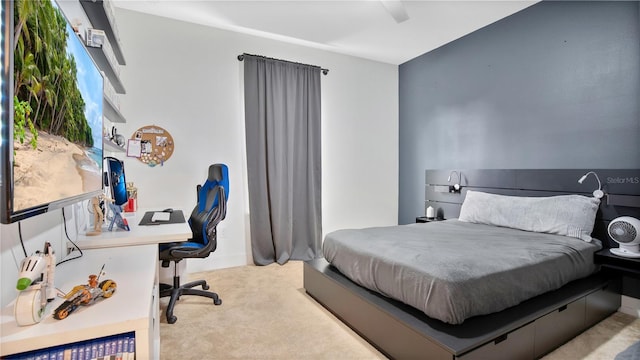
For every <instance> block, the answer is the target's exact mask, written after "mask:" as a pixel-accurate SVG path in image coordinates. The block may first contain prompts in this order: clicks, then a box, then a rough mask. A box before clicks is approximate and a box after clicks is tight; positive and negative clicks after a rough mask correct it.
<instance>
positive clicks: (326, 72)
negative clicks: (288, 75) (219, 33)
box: [238, 54, 329, 75]
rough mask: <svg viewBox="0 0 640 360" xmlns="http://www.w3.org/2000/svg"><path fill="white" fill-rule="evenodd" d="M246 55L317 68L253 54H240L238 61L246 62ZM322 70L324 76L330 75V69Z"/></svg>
mask: <svg viewBox="0 0 640 360" xmlns="http://www.w3.org/2000/svg"><path fill="white" fill-rule="evenodd" d="M245 55H249V56H256V57H261V58H264V59H269V60H277V61H284V62H288V63H291V64H298V65H305V66H315V65H309V64H303V63H299V62H293V61H288V60H282V59H276V58H270V57H266V56H262V55H253V54H240V55H238V61H242V60H244V56H245ZM315 67H320V66H315ZM320 70H321V71H322V74H323V75H327V74H328V73H329V69H323V68H320Z"/></svg>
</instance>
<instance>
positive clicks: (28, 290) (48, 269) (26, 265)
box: [14, 242, 56, 326]
mask: <svg viewBox="0 0 640 360" xmlns="http://www.w3.org/2000/svg"><path fill="white" fill-rule="evenodd" d="M55 267H56V257H55V255H54V253H53V248H52V247H51V244H50V243H48V242H46V243H45V244H44V251H43V252H40V251H37V252H36V253H35V254H34V255H31V256H29V257H26V258H24V260H22V263H21V265H20V273H19V274H18V284H17V285H16V288H17V289H18V291H20V293H19V294H18V298H17V299H16V303H15V308H14V314H15V318H16V323H17V324H18V325H19V326H25V325H33V324H36V323H39V322H40V321H41V320H42V318H43V316H44V312H45V309H46V307H47V304H48V303H49V302H50V301H53V300H54V299H55V296H56V289H55V287H54V285H53V275H54V271H55Z"/></svg>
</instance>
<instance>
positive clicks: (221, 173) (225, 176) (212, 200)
mask: <svg viewBox="0 0 640 360" xmlns="http://www.w3.org/2000/svg"><path fill="white" fill-rule="evenodd" d="M197 192H198V204H197V205H196V206H195V208H194V209H193V212H192V213H191V217H190V218H189V225H190V226H191V231H192V232H193V238H192V239H191V241H192V242H199V243H202V244H204V245H213V249H212V251H213V250H215V244H209V242H210V241H211V240H215V231H216V226H217V225H218V223H219V222H220V221H221V220H222V219H224V218H225V216H226V214H227V200H228V199H229V169H228V168H227V165H224V164H213V165H211V166H209V175H208V177H207V180H206V181H205V183H204V184H202V185H198V187H197Z"/></svg>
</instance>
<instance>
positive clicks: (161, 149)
mask: <svg viewBox="0 0 640 360" xmlns="http://www.w3.org/2000/svg"><path fill="white" fill-rule="evenodd" d="M131 141H133V142H131ZM130 142H131V145H133V146H134V147H135V150H134V151H131V153H132V154H134V156H135V157H137V158H138V160H140V161H141V162H143V163H145V164H147V165H149V166H151V167H153V166H156V165H160V166H162V165H164V163H165V162H166V161H167V160H169V158H170V157H171V155H172V154H173V149H174V142H173V137H172V136H171V134H169V132H168V131H167V130H165V129H163V128H161V127H159V126H156V125H149V126H143V127H141V128H140V129H138V130H136V131H135V132H134V133H133V135H132V136H131V140H130ZM138 154H139V156H136V155H138Z"/></svg>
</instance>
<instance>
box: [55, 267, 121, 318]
mask: <svg viewBox="0 0 640 360" xmlns="http://www.w3.org/2000/svg"><path fill="white" fill-rule="evenodd" d="M115 291H116V283H115V281H113V280H104V281H102V282H101V283H100V284H99V285H98V276H96V275H89V281H88V284H87V285H77V286H75V287H74V288H73V289H72V290H71V291H69V293H68V294H66V295H65V296H64V298H65V299H66V300H65V301H64V302H63V303H62V304H61V305H60V306H58V308H56V310H55V311H54V312H53V317H54V318H55V319H58V320H62V319H65V318H66V317H67V316H69V314H71V313H72V312H74V311H75V310H76V309H77V308H78V306H80V305H84V306H89V305H93V304H94V303H95V302H96V301H98V300H99V299H102V298H110V297H111V295H113V293H114V292H115Z"/></svg>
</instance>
